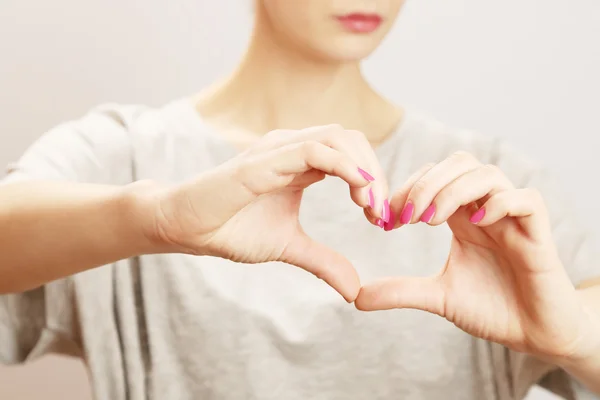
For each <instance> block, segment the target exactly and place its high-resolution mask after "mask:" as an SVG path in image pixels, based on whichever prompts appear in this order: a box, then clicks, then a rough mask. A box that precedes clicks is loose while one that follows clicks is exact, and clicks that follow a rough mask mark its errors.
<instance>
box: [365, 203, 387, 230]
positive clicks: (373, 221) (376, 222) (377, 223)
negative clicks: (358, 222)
mask: <svg viewBox="0 0 600 400" xmlns="http://www.w3.org/2000/svg"><path fill="white" fill-rule="evenodd" d="M364 213H365V218H367V221H369V222H370V223H371V224H373V225H375V226H377V227H379V228H381V229H385V230H386V231H391V230H392V229H393V227H392V225H391V224H392V220H394V215H393V213H392V215H391V219H390V222H389V223H387V224H386V223H385V222H383V220H382V219H381V218H378V217H374V216H373V215H372V214H371V213H370V212H369V209H368V208H365V209H364Z"/></svg>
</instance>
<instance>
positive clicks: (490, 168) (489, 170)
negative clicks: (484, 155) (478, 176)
mask: <svg viewBox="0 0 600 400" xmlns="http://www.w3.org/2000/svg"><path fill="white" fill-rule="evenodd" d="M481 169H482V171H483V173H484V174H485V175H502V170H501V169H500V167H498V166H497V165H494V164H486V165H484V166H483V167H481Z"/></svg>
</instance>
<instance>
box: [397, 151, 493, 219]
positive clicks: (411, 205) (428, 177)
mask: <svg viewBox="0 0 600 400" xmlns="http://www.w3.org/2000/svg"><path fill="white" fill-rule="evenodd" d="M480 165H481V164H480V163H479V161H477V159H475V157H473V156H472V155H470V154H469V153H465V152H457V153H454V154H453V155H452V156H450V157H448V158H446V159H445V160H444V161H442V162H441V163H439V164H436V165H435V166H434V167H433V168H431V169H430V170H429V171H428V172H427V173H426V174H425V175H423V176H422V177H421V179H419V180H418V181H417V182H415V184H414V185H413V187H412V189H411V190H410V193H409V195H408V199H407V201H406V204H405V205H404V207H403V208H402V211H401V212H400V214H399V215H400V222H401V223H402V224H403V225H406V224H409V223H416V222H419V220H420V219H421V218H423V214H425V212H426V211H427V212H428V214H429V213H431V208H429V207H430V205H431V203H432V201H433V199H434V198H435V196H436V195H437V194H438V193H439V191H440V190H442V188H444V187H445V186H446V185H448V184H449V183H450V182H452V181H454V180H455V179H456V178H458V177H459V176H461V175H463V174H465V173H467V172H469V171H472V170H474V169H475V168H478V167H479V166H480ZM425 217H428V215H427V214H425Z"/></svg>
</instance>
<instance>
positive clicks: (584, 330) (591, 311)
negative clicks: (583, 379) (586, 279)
mask: <svg viewBox="0 0 600 400" xmlns="http://www.w3.org/2000/svg"><path fill="white" fill-rule="evenodd" d="M598 289H599V288H594V289H593V290H594V291H596V292H597V291H598ZM577 295H578V296H579V298H580V302H581V305H582V308H581V309H582V312H581V320H580V321H581V322H580V323H579V331H580V332H581V333H580V337H579V339H578V340H577V344H576V345H575V346H573V348H572V351H571V352H570V353H569V354H566V355H563V356H561V357H554V359H552V360H550V361H551V362H552V363H553V364H554V365H557V366H559V367H561V368H563V369H566V370H570V369H573V368H580V367H582V366H585V367H586V368H590V367H592V368H594V369H597V370H598V371H600V312H599V311H598V309H597V306H596V305H595V303H596V299H595V298H594V297H595V294H593V293H591V292H590V290H589V289H588V290H582V289H579V290H577Z"/></svg>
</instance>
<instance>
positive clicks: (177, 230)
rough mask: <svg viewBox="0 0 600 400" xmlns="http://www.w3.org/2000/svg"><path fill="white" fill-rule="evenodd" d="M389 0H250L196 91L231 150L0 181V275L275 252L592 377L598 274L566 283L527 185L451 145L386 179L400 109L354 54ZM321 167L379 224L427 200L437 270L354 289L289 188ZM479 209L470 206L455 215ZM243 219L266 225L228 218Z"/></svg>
mask: <svg viewBox="0 0 600 400" xmlns="http://www.w3.org/2000/svg"><path fill="white" fill-rule="evenodd" d="M402 5H403V2H402V1H399V0H389V1H384V0H380V1H370V2H360V1H351V0H343V1H342V0H305V1H303V2H292V1H288V0H261V1H256V3H255V18H256V24H255V30H254V33H253V37H252V41H251V44H250V46H249V48H248V51H247V53H246V54H245V56H244V58H243V59H242V61H241V63H240V65H239V66H238V68H237V69H236V71H235V72H234V73H233V74H232V75H231V76H230V77H228V78H227V79H226V80H224V81H223V82H222V83H220V84H218V85H215V86H214V87H212V88H209V89H208V90H206V91H204V92H203V93H201V94H199V95H198V96H197V97H196V98H195V102H196V106H197V109H198V111H199V112H200V113H201V114H202V115H203V117H204V118H205V119H207V120H208V122H209V123H210V124H212V125H214V126H215V127H216V128H217V129H219V131H220V132H222V133H223V135H224V136H225V138H226V139H228V140H229V141H230V142H231V143H233V144H234V145H235V146H237V147H238V148H239V149H240V155H238V156H237V157H235V158H234V159H232V160H230V161H229V162H228V163H226V164H224V165H222V166H220V167H218V168H216V169H215V170H213V171H211V172H210V173H207V174H204V175H202V176H198V177H197V178H195V179H193V180H191V181H189V182H186V183H184V184H181V185H179V186H176V187H169V188H163V187H160V186H159V185H157V184H156V183H153V182H137V183H135V184H132V185H128V186H126V187H109V186H97V185H81V184H74V183H73V184H71V183H60V184H59V183H52V182H29V183H16V184H10V185H5V186H3V187H0V204H2V207H1V208H0V226H2V227H3V228H7V229H0V252H1V253H2V254H3V262H2V263H1V264H0V276H1V277H2V279H0V290H1V291H3V292H16V291H21V290H26V289H28V288H32V287H36V286H39V285H42V284H44V283H46V282H48V281H51V280H53V279H58V278H60V277H64V276H67V275H70V274H73V273H77V272H80V271H83V270H86V269H89V268H93V267H96V266H99V265H103V264H106V263H109V262H112V261H116V260H118V259H122V258H127V257H131V256H134V255H138V254H152V253H160V252H182V253H189V254H203V255H212V256H218V257H225V258H228V259H232V260H234V261H240V262H246V263H258V262H264V261H271V260H281V261H285V262H288V263H292V264H294V265H297V266H299V267H301V268H304V269H306V270H308V271H309V272H311V273H313V274H315V275H316V276H318V277H320V278H323V279H324V280H325V281H326V282H328V283H329V284H330V285H331V286H332V287H333V288H335V289H336V290H338V292H340V293H341V294H342V296H343V297H344V298H345V299H346V300H347V301H350V302H351V301H355V304H356V307H357V308H359V309H361V310H369V311H373V310H386V309H391V308H416V309H420V310H424V311H426V312H432V313H436V314H438V315H440V316H441V317H444V318H447V319H448V320H450V321H452V322H453V323H455V324H456V325H457V326H458V327H459V328H461V329H463V330H465V331H466V332H468V333H470V334H472V335H474V336H477V337H481V338H484V339H487V340H492V341H496V342H499V343H502V344H504V345H506V346H508V347H510V348H512V349H514V350H517V351H521V352H526V353H529V354H531V355H533V356H535V357H538V358H541V359H543V360H545V361H547V362H549V363H553V364H556V365H558V366H560V367H562V368H564V369H566V370H567V371H568V372H569V373H571V374H572V375H573V376H574V377H576V378H577V379H579V380H580V381H581V382H583V383H584V384H586V385H587V386H588V387H589V388H590V389H592V390H595V391H596V392H598V393H600V381H599V379H598V376H600V287H599V286H598V282H589V283H587V284H586V285H584V287H582V288H580V289H576V288H574V287H573V285H572V284H571V283H570V282H569V280H568V277H567V275H566V273H565V270H564V266H563V265H562V264H561V262H560V260H559V259H558V257H557V255H556V248H555V245H554V243H553V242H552V240H551V232H550V226H549V223H548V217H547V215H546V211H545V206H544V201H543V199H542V198H541V197H540V196H539V194H538V193H537V192H535V191H534V190H530V189H526V190H517V189H515V188H514V187H513V186H512V184H511V183H510V182H509V181H508V180H507V179H506V178H505V177H504V175H503V174H502V172H501V171H499V170H498V169H496V168H495V167H491V166H482V165H481V164H480V163H479V162H478V161H477V160H476V159H474V158H473V157H472V156H470V155H468V154H463V153H459V154H456V155H453V156H451V157H450V158H449V159H448V160H445V161H444V162H442V163H441V164H439V165H435V166H425V167H424V168H423V169H422V170H420V171H417V172H416V173H415V175H414V176H413V178H412V179H410V180H409V181H408V182H407V183H406V185H405V187H404V188H402V189H401V190H400V191H398V192H397V193H395V194H391V196H390V194H389V193H388V188H387V183H386V182H385V177H384V176H383V174H382V171H381V168H380V166H379V164H378V162H377V160H376V159H375V158H374V155H373V152H372V147H371V146H377V145H378V144H379V143H381V141H382V140H384V139H385V138H386V137H387V136H388V135H389V134H390V133H391V132H392V131H393V130H394V129H395V128H396V127H397V125H398V124H399V123H400V122H401V120H402V110H401V109H399V108H398V107H396V106H394V105H393V104H391V103H390V102H388V101H387V100H386V99H384V98H383V97H382V96H380V95H379V94H377V93H376V92H375V91H374V90H372V89H371V88H370V86H369V85H368V83H367V82H366V81H365V79H364V77H363V76H362V74H361V72H360V67H359V62H360V61H361V60H362V59H363V58H365V57H366V56H368V55H369V54H370V53H371V52H372V51H374V50H375V49H376V48H377V46H378V45H379V43H380V42H381V40H382V39H383V38H384V37H385V34H386V33H387V31H388V30H389V29H390V27H391V26H392V24H393V22H394V20H395V18H396V16H397V15H398V12H399V11H400V9H401V7H402ZM357 11H359V12H376V13H378V14H379V15H381V16H382V17H384V23H383V25H382V26H381V27H380V29H378V30H377V31H375V32H374V33H372V34H366V35H365V34H360V35H359V34H355V33H350V32H347V31H345V30H344V29H343V28H342V27H341V26H340V24H339V22H338V21H336V20H335V18H334V17H335V16H336V15H343V14H347V13H350V12H357ZM299 109H301V110H302V112H298V110H299ZM257 116H260V117H257ZM332 123H338V124H340V125H341V126H343V127H344V128H342V127H341V126H337V125H336V126H331V125H329V124H332ZM312 126H318V127H317V128H309V127H312ZM278 127H287V128H289V129H288V130H284V131H277V130H276V129H277V128H278ZM264 132H271V133H269V134H267V135H263V133H264ZM359 132H365V134H361V133H359ZM359 168H363V169H364V170H366V171H367V172H368V173H369V174H370V175H372V177H373V178H374V181H372V180H371V179H368V178H366V177H365V175H364V174H362V173H360V171H359ZM325 174H330V175H333V176H337V177H339V178H340V179H343V180H345V181H346V182H347V183H348V185H349V186H350V188H351V190H350V193H351V197H352V198H353V200H354V201H355V203H357V206H358V207H361V208H363V209H364V210H365V211H364V212H365V215H366V217H367V219H368V220H369V221H370V222H371V223H373V224H376V225H384V228H385V229H387V230H390V229H410V226H409V225H411V224H414V223H418V222H419V220H420V219H421V217H422V216H423V214H424V213H425V211H426V210H427V208H428V207H430V205H432V204H433V205H434V206H435V213H434V214H433V216H432V218H431V219H429V218H427V219H426V223H429V224H430V225H438V224H441V223H447V224H448V225H449V226H450V228H451V229H452V232H453V234H454V235H453V239H452V247H451V252H450V254H449V257H448V262H447V263H446V265H445V266H443V268H442V270H441V272H440V274H439V275H437V276H435V277H431V278H421V279H415V278H406V277H391V278H389V279H387V280H384V281H381V282H375V283H370V284H367V285H365V286H364V287H363V288H360V283H359V281H358V276H357V275H356V272H355V271H354V270H353V268H352V267H351V265H350V263H349V262H348V261H347V260H346V259H345V258H344V257H343V256H342V255H340V254H337V253H335V252H333V251H332V250H331V249H328V248H326V247H325V246H323V245H321V244H319V243H316V242H315V241H313V240H312V239H310V238H309V237H307V236H306V235H305V234H304V232H303V231H302V228H301V226H300V225H299V223H298V208H299V204H300V201H301V197H302V191H303V189H304V188H305V187H307V186H309V185H310V184H312V183H314V182H316V181H318V180H320V179H322V178H323V176H324V175H325ZM369 190H371V191H372V192H373V199H374V202H373V204H369V197H370V196H369ZM390 197H391V205H390V206H389V207H388V206H387V204H386V203H385V199H388V198H390ZM409 203H410V204H412V205H413V207H414V208H413V211H412V213H410V215H409V217H410V218H408V217H407V219H405V220H403V221H404V223H402V222H403V221H400V222H398V219H397V218H389V217H390V216H391V215H392V214H393V215H395V216H401V215H403V214H404V215H405V216H406V215H408V213H403V210H404V209H405V207H406V205H407V204H409ZM267 209H268V210H269V212H268V213H267V212H266V211H265V210H267ZM480 209H483V210H485V215H484V216H483V218H482V219H481V218H478V219H476V220H474V221H475V222H476V223H473V222H471V221H470V219H472V218H473V215H475V214H477V212H478V211H479V210H480ZM273 213H275V214H273ZM273 215H276V218H273V217H272V216H273ZM478 215H479V216H481V212H480V213H479V214H478ZM382 220H386V221H387V223H386V224H382ZM73 221H77V222H78V223H74V222H73ZM258 222H260V224H261V225H262V226H264V232H269V233H272V235H265V236H262V237H261V238H255V237H252V238H250V237H248V235H245V234H243V232H245V231H247V230H248V227H251V226H252V227H253V226H256V224H257V223H258ZM9 232H10V234H9ZM108 232H110V233H111V234H107V233H108ZM115 237H119V238H127V240H126V241H122V240H120V241H118V242H117V241H116V240H114V238H115ZM59 238H60V239H59ZM314 259H320V260H323V261H322V262H321V263H319V264H318V265H316V264H315V263H314V261H313V260H314ZM474 298H475V299H476V301H474V300H473V299H474ZM492 317H493V318H492Z"/></svg>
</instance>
